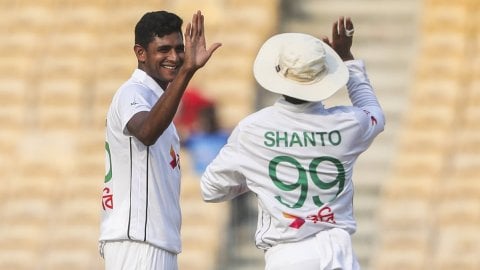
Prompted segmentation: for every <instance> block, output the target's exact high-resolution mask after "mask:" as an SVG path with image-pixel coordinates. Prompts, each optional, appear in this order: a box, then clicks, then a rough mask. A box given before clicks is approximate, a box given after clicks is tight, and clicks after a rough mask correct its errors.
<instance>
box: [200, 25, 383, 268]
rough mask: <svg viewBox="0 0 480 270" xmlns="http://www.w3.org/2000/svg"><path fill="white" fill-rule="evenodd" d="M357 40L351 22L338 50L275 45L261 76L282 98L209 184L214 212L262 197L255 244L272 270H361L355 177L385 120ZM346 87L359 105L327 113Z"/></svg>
mask: <svg viewBox="0 0 480 270" xmlns="http://www.w3.org/2000/svg"><path fill="white" fill-rule="evenodd" d="M353 33H354V28H353V23H352V21H351V19H350V18H345V17H340V18H339V19H338V20H337V21H336V22H335V23H333V30H332V38H331V40H329V39H328V38H323V39H322V40H320V39H317V38H315V37H313V36H310V35H307V34H301V33H285V34H279V35H275V36H273V37H271V38H270V39H268V40H267V41H266V42H265V43H264V44H263V46H262V47H261V48H260V50H259V52H258V55H257V57H256V59H255V63H254V67H253V72H254V76H255V78H256V80H257V82H258V83H259V84H260V85H261V86H262V87H263V88H265V89H266V90H268V91H271V92H274V93H278V94H281V95H282V96H281V97H280V98H279V99H278V100H277V101H276V103H275V104H273V106H270V107H267V108H264V109H262V110H260V111H258V112H256V113H253V114H252V115H250V116H248V117H246V118H245V119H243V120H242V121H241V122H240V123H239V124H238V125H237V126H236V127H235V129H234V131H233V132H232V134H231V136H230V138H229V140H228V143H227V144H226V145H225V146H224V148H223V149H222V150H221V151H220V153H219V155H218V156H217V157H216V158H215V159H214V160H213V161H212V163H211V164H210V165H209V166H208V167H207V169H206V171H205V173H204V174H203V176H202V178H201V191H202V195H203V198H204V200H205V201H208V202H221V201H226V200H230V199H232V198H234V197H236V196H238V195H240V194H243V193H245V192H249V191H251V192H253V193H254V194H255V195H256V197H257V198H258V226H257V231H256V234H255V240H256V245H257V247H258V248H260V249H263V250H265V263H266V267H265V269H267V270H293V269H302V270H319V269H325V270H332V269H343V270H349V269H360V267H359V263H358V261H357V259H356V257H355V254H354V251H353V248H352V244H351V234H353V233H354V232H355V229H356V223H355V219H354V215H353V205H352V203H353V192H354V188H353V182H352V175H353V169H354V165H355V162H356V160H357V158H358V157H359V156H360V154H361V153H363V152H364V151H365V150H367V149H368V147H369V146H370V145H371V143H372V142H373V140H374V138H375V137H376V136H377V135H378V134H379V133H380V132H382V131H383V128H384V123H385V119H384V114H383V112H382V108H381V107H380V104H379V102H378V100H377V98H376V96H375V93H374V91H373V89H372V86H371V84H370V82H369V79H368V77H367V74H366V70H365V66H364V62H363V61H361V60H355V59H354V57H353V54H352V53H351V51H350V48H351V45H352V38H353ZM345 85H346V88H347V90H348V95H349V98H350V100H351V102H352V105H349V106H336V107H332V108H326V107H325V106H324V105H323V104H322V100H325V99H327V98H328V97H330V96H331V95H332V94H334V93H335V92H336V91H338V90H339V89H341V88H342V87H344V86H345ZM233 214H235V213H233Z"/></svg>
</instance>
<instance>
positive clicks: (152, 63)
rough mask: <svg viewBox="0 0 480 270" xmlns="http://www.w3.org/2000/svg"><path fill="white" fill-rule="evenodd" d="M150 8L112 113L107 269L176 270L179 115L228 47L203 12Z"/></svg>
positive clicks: (103, 237)
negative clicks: (210, 38)
mask: <svg viewBox="0 0 480 270" xmlns="http://www.w3.org/2000/svg"><path fill="white" fill-rule="evenodd" d="M182 22H183V21H182V19H181V18H180V17H178V16H177V15H176V14H173V13H170V12H167V11H154V12H148V13H146V14H145V15H144V16H142V18H141V19H140V21H139V22H138V23H137V25H136V26H135V45H134V46H133V49H134V52H135V55H136V58H137V62H138V68H137V69H135V71H134V72H133V74H132V76H131V77H130V78H129V79H128V80H127V81H126V82H125V83H124V84H123V85H122V86H121V87H120V88H119V89H118V91H117V92H116V93H115V96H114V97H113V100H112V103H111V105H110V108H109V111H108V114H107V123H106V142H105V151H106V175H105V184H104V189H103V194H102V209H103V212H102V220H101V227H100V239H99V240H100V252H101V254H102V256H103V257H104V259H105V269H107V270H177V269H178V265H177V254H178V253H180V251H181V241H180V227H181V211H180V203H179V199H180V167H179V166H180V165H179V152H180V142H179V137H178V134H177V131H176V129H175V126H174V124H173V123H172V119H173V117H174V115H175V112H176V110H177V108H178V106H179V103H180V100H181V98H182V96H183V93H184V92H185V89H186V87H187V85H188V83H189V82H190V80H191V79H192V77H193V75H194V74H195V73H196V72H197V71H198V70H199V69H200V68H202V67H203V66H204V65H205V64H206V63H207V61H208V60H209V58H210V57H211V56H212V54H213V52H214V51H215V50H216V49H217V48H219V47H220V46H221V44H220V43H214V44H212V45H211V46H210V47H209V48H208V49H207V48H206V44H205V29H204V16H203V14H202V13H201V12H200V11H198V12H197V13H195V14H194V15H193V16H192V21H191V22H189V23H188V24H187V27H186V30H185V33H184V34H183V35H182V29H181V26H182Z"/></svg>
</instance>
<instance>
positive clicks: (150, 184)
mask: <svg viewBox="0 0 480 270" xmlns="http://www.w3.org/2000/svg"><path fill="white" fill-rule="evenodd" d="M162 94H163V90H162V89H161V88H160V86H159V85H158V84H157V83H156V82H155V81H154V80H153V79H152V78H151V77H149V76H148V75H147V74H146V73H145V72H144V71H142V70H139V69H137V70H136V71H135V72H134V73H133V75H132V77H131V78H130V79H129V80H128V81H127V82H126V83H125V84H124V85H122V86H121V87H120V89H119V90H118V91H117V93H116V94H115V96H114V97H113V100H112V103H111V106H110V108H109V111H108V115H107V123H106V147H107V148H108V150H107V151H106V152H107V153H106V164H107V166H106V175H107V176H106V179H105V187H104V189H103V200H102V203H103V205H102V206H103V207H102V209H103V212H102V220H101V230H100V241H112V240H113V241H115V240H135V241H145V242H147V243H150V244H152V245H155V246H157V247H160V248H163V249H165V250H168V251H171V252H173V253H179V252H180V251H181V242H180V226H181V213H180V204H179V197H180V169H179V155H178V154H179V152H180V143H179V138H178V135H177V132H176V130H175V127H174V125H173V124H170V126H169V127H168V128H167V129H166V130H165V131H164V132H163V134H162V135H161V136H160V137H159V138H158V140H157V142H156V143H155V144H153V145H152V146H149V147H147V146H145V145H144V144H143V143H142V142H140V141H139V140H138V139H136V138H135V137H134V136H131V135H130V134H129V133H128V130H127V129H126V125H127V122H128V121H129V120H130V119H131V117H132V116H133V115H134V114H136V113H138V112H140V111H149V110H150V109H151V108H152V106H153V105H154V104H155V103H156V102H157V100H158V99H159V97H160V96H161V95H162ZM110 160H111V162H110ZM110 164H111V165H110ZM109 175H111V176H109Z"/></svg>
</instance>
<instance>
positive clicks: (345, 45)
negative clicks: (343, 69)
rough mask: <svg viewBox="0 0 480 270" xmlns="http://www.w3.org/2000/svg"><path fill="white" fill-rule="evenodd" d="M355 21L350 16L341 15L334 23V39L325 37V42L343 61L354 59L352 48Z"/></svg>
mask: <svg viewBox="0 0 480 270" xmlns="http://www.w3.org/2000/svg"><path fill="white" fill-rule="evenodd" d="M354 31H355V30H354V28H353V22H352V20H351V19H350V17H343V16H341V17H340V18H338V20H337V21H335V22H334V23H333V25H332V40H331V41H330V40H329V39H328V38H327V37H324V38H323V39H322V40H323V42H325V43H327V44H328V45H330V47H332V48H333V49H334V50H335V52H337V54H338V55H339V56H340V58H342V60H343V61H346V60H352V59H354V57H353V55H352V52H351V51H350V48H351V47H352V39H353V33H354Z"/></svg>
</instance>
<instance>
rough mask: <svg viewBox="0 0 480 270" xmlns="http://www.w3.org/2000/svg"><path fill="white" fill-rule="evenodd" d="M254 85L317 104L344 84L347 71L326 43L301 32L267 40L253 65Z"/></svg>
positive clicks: (276, 36)
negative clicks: (255, 81) (255, 83)
mask: <svg viewBox="0 0 480 270" xmlns="http://www.w3.org/2000/svg"><path fill="white" fill-rule="evenodd" d="M253 74H254V76H255V79H256V80H257V82H258V83H259V84H260V85H261V86H262V87H263V88H265V89H266V90H268V91H271V92H274V93H277V94H282V95H286V96H290V97H293V98H296V99H301V100H306V101H321V100H324V99H327V98H328V97H330V96H331V95H333V94H334V93H335V92H336V91H338V90H339V89H341V88H342V87H343V86H345V84H346V83H347V81H348V76H349V75H348V69H347V67H346V65H345V64H344V63H343V61H342V59H341V58H340V56H338V54H337V53H336V52H335V51H334V50H333V49H332V48H331V47H330V46H329V45H328V44H326V43H324V42H323V41H321V40H320V39H317V38H315V37H313V36H310V35H307V34H302V33H284V34H278V35H275V36H273V37H271V38H269V39H268V40H267V41H266V42H265V43H264V44H263V45H262V47H261V48H260V50H259V52H258V54H257V57H256V59H255V62H254V64H253Z"/></svg>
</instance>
